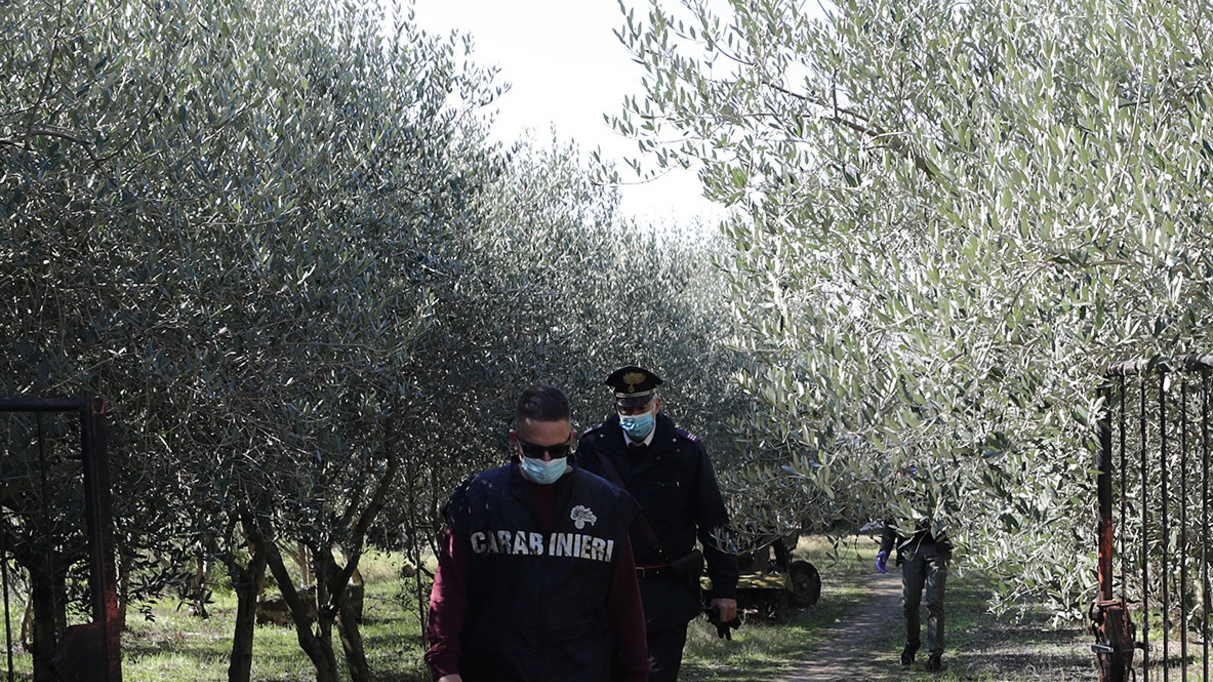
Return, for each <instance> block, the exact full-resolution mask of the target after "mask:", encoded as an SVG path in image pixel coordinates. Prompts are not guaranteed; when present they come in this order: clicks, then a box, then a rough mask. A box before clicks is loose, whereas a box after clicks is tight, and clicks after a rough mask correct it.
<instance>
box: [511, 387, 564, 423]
mask: <svg viewBox="0 0 1213 682" xmlns="http://www.w3.org/2000/svg"><path fill="white" fill-rule="evenodd" d="M528 420H530V421H536V422H560V421H565V422H569V421H573V413H572V410H571V409H570V408H569V397H568V396H566V395H565V394H564V391H561V390H560V389H559V388H556V387H555V386H528V387H526V388H525V389H523V391H522V394H521V395H519V396H518V405H517V406H516V407H515V408H514V428H518V427H520V426H522V424H523V422H525V421H528Z"/></svg>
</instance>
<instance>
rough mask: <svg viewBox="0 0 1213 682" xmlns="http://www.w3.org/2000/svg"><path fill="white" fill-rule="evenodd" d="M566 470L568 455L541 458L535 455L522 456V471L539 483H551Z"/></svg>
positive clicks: (558, 478)
mask: <svg viewBox="0 0 1213 682" xmlns="http://www.w3.org/2000/svg"><path fill="white" fill-rule="evenodd" d="M567 470H568V457H561V458H560V459H549V460H542V459H538V458H535V457H525V456H524V457H523V458H522V473H524V474H526V477H527V478H529V479H531V480H532V481H534V482H536V483H538V484H540V485H551V484H553V483H555V482H556V481H558V480H560V477H561V476H563V475H564V472H565V471H567Z"/></svg>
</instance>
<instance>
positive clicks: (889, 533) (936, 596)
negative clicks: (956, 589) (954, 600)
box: [876, 520, 952, 672]
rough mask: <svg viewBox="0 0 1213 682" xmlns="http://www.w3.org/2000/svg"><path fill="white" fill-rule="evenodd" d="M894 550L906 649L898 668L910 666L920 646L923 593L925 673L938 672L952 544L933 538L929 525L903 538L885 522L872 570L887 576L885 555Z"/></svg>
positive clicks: (893, 527) (941, 652) (916, 529)
mask: <svg viewBox="0 0 1213 682" xmlns="http://www.w3.org/2000/svg"><path fill="white" fill-rule="evenodd" d="M894 548H896V549H897V565H899V566H901V604H902V609H903V610H904V612H905V621H906V647H905V649H902V651H901V664H902V665H910V664H911V663H913V662H914V656H915V654H917V653H918V649H919V647H920V646H921V641H922V640H921V630H922V628H921V615H920V614H919V609H920V607H921V605H922V601H923V592H924V590H925V592H926V602H927V653H928V655H929V657H928V658H927V665H926V669H927V670H928V671H931V672H938V671H939V670H940V669H941V668H942V664H941V663H940V658H941V657H942V656H943V629H944V617H943V593H944V587H945V586H946V584H947V581H948V561H949V560H951V558H952V543H950V542H949V541H948V539H947V538H946V537H935V536H934V535H932V533H931V528H930V524H929V523H927V522H925V521H924V522H920V523H919V524H918V525H917V527H916V528H915V530H914V532H913V533H912V534H911V535H910V536H909V537H905V536H903V535H901V534H899V533H898V531H897V528H896V526H895V525H894V523H893V521H891V520H888V521H885V523H884V527H883V528H882V529H881V533H880V551H879V552H877V553H876V570H878V571H880V572H881V573H888V567H887V562H888V560H889V552H891V551H893V549H894Z"/></svg>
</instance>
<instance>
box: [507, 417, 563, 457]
mask: <svg viewBox="0 0 1213 682" xmlns="http://www.w3.org/2000/svg"><path fill="white" fill-rule="evenodd" d="M576 437H577V433H576V432H575V431H573V425H572V424H571V423H570V422H568V421H567V420H561V421H554V422H540V421H532V420H530V419H528V420H526V421H525V422H523V423H522V424H521V425H520V426H519V427H518V429H517V430H511V431H510V438H511V439H512V440H513V441H514V445H515V446H516V447H517V449H518V452H519V453H521V454H522V455H523V456H524V457H531V458H533V459H542V460H544V461H548V460H553V459H560V458H562V457H568V455H569V451H570V450H572V447H573V439H574V438H576Z"/></svg>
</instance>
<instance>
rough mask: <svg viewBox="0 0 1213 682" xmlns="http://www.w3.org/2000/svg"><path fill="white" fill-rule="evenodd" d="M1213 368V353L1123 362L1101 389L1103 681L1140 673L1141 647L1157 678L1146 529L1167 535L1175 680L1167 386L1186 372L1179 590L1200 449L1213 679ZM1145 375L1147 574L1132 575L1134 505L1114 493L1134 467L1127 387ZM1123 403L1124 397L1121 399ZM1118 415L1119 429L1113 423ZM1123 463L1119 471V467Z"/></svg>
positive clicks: (1098, 612)
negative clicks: (1154, 516)
mask: <svg viewBox="0 0 1213 682" xmlns="http://www.w3.org/2000/svg"><path fill="white" fill-rule="evenodd" d="M1211 370H1213V354H1205V355H1189V356H1184V357H1180V358H1174V359H1157V358H1156V359H1152V360H1133V361H1127V362H1121V363H1116V364H1114V365H1112V366H1110V367H1109V368H1108V371H1107V376H1106V379H1105V381H1104V383H1103V385H1102V386H1101V387H1100V389H1099V393H1100V397H1101V398H1102V399H1103V411H1102V414H1101V415H1100V418H1099V422H1098V424H1097V432H1098V437H1099V452H1098V456H1097V462H1096V465H1097V479H1096V490H1097V496H1098V505H1099V525H1098V541H1099V553H1098V584H1099V587H1098V595H1097V598H1096V600H1095V602H1094V603H1093V604H1092V608H1091V614H1090V615H1091V619H1092V621H1093V628H1092V629H1093V631H1094V632H1095V636H1096V643H1095V644H1094V645H1092V647H1091V649H1092V650H1093V651H1094V652H1095V655H1096V659H1097V662H1098V664H1099V671H1100V679H1101V680H1103V681H1104V682H1125V680H1128V679H1129V678H1130V677H1131V676H1132V675H1133V674H1134V673H1135V672H1136V670H1135V668H1134V665H1133V663H1134V661H1133V658H1134V653H1135V651H1136V650H1141V667H1140V670H1141V680H1142V682H1148V680H1149V679H1150V665H1151V662H1150V608H1151V603H1150V596H1151V595H1150V585H1151V583H1150V561H1149V555H1148V546H1147V544H1148V543H1147V542H1146V539H1145V537H1146V532H1147V531H1148V530H1157V531H1159V535H1160V537H1161V538H1162V543H1163V544H1162V552H1161V555H1162V557H1163V566H1162V568H1161V570H1160V571H1159V576H1158V577H1159V579H1160V580H1161V592H1162V597H1161V608H1162V612H1163V614H1164V615H1163V623H1162V626H1161V627H1162V661H1161V662H1160V663H1161V666H1162V670H1161V672H1162V677H1163V680H1164V681H1165V680H1168V679H1169V674H1170V663H1171V653H1170V646H1169V641H1168V639H1169V634H1170V631H1169V628H1168V627H1167V623H1166V618H1167V616H1166V614H1168V613H1169V611H1170V604H1169V601H1168V600H1169V598H1170V591H1169V590H1168V584H1167V581H1168V568H1169V566H1168V561H1169V554H1170V552H1169V550H1170V549H1171V545H1170V533H1171V528H1170V527H1169V526H1170V524H1171V523H1172V520H1171V519H1169V517H1168V511H1169V507H1170V502H1169V500H1168V495H1169V494H1170V493H1171V491H1170V484H1171V481H1169V479H1168V474H1169V471H1168V452H1169V450H1168V448H1169V447H1170V446H1172V443H1171V442H1169V440H1168V436H1169V435H1171V438H1172V439H1174V436H1173V435H1172V434H1169V433H1168V422H1167V419H1168V415H1167V406H1168V401H1167V388H1168V375H1171V374H1178V373H1183V374H1185V377H1184V379H1183V380H1182V383H1181V387H1182V388H1181V392H1180V400H1181V402H1180V413H1181V414H1180V416H1179V419H1180V423H1181V425H1182V426H1181V429H1180V434H1179V448H1180V469H1181V471H1180V477H1181V478H1180V483H1179V485H1180V488H1181V492H1182V494H1183V495H1184V497H1183V498H1182V500H1181V503H1180V505H1179V507H1180V518H1179V519H1177V520H1176V521H1177V522H1178V526H1179V543H1180V548H1179V549H1180V553H1181V556H1180V565H1179V575H1180V586H1179V589H1180V592H1181V594H1182V591H1183V589H1184V588H1185V587H1186V586H1187V585H1188V583H1187V576H1188V572H1187V561H1186V559H1185V558H1184V557H1183V556H1182V552H1183V550H1185V549H1187V547H1188V546H1189V545H1188V540H1187V531H1188V526H1189V525H1191V524H1192V523H1193V522H1192V521H1191V520H1190V519H1189V518H1188V504H1187V497H1186V495H1187V491H1188V486H1189V477H1188V473H1189V471H1188V461H1189V460H1188V454H1189V451H1190V450H1195V451H1196V452H1197V454H1199V455H1200V458H1201V459H1200V461H1199V462H1198V465H1199V473H1200V480H1199V484H1200V487H1201V510H1200V517H1201V518H1200V519H1199V520H1198V521H1197V523H1198V524H1199V528H1200V529H1201V530H1200V538H1199V540H1197V541H1196V542H1199V546H1200V553H1201V556H1200V564H1201V570H1200V571H1199V572H1200V575H1199V576H1198V577H1199V579H1200V581H1201V586H1202V590H1201V592H1202V595H1203V602H1202V604H1201V605H1202V607H1203V614H1204V615H1203V618H1204V621H1205V624H1204V631H1203V633H1201V640H1202V647H1203V651H1202V677H1201V679H1203V680H1205V681H1206V682H1207V681H1208V679H1209V664H1210V661H1209V639H1210V631H1209V622H1208V620H1209V615H1210V613H1211V612H1213V604H1211V602H1210V575H1209V560H1210V555H1209V553H1208V551H1209V550H1208V545H1209V539H1210V538H1209V518H1210V517H1209V511H1210V510H1209V506H1210V489H1209V485H1210V456H1209V455H1210V453H1209V449H1210V442H1209V391H1210V387H1209V375H1210V372H1211ZM1149 374H1157V376H1158V394H1157V410H1158V412H1157V415H1156V416H1157V419H1158V427H1157V443H1149V445H1150V446H1153V447H1156V448H1157V449H1156V451H1155V452H1156V454H1157V455H1158V461H1157V463H1155V465H1156V466H1157V467H1158V472H1157V473H1158V476H1159V482H1160V485H1161V495H1160V499H1162V500H1163V503H1162V504H1161V505H1159V506H1158V507H1157V508H1156V509H1151V508H1150V504H1149V503H1150V499H1149V496H1148V492H1149V488H1150V485H1149V484H1148V482H1147V472H1150V468H1149V467H1150V465H1151V464H1152V460H1151V458H1150V457H1149V454H1150V453H1149V448H1148V447H1147V442H1148V440H1149V438H1148V434H1149V429H1148V424H1149V422H1148V419H1147V414H1148V409H1147V396H1146V392H1147V391H1146V389H1147V386H1146V384H1145V382H1146V378H1147V375H1149ZM1192 374H1199V377H1200V391H1199V394H1200V397H1201V400H1200V403H1199V404H1198V405H1195V406H1194V407H1195V408H1196V409H1197V410H1198V411H1199V413H1200V422H1201V423H1200V430H1199V433H1198V434H1194V435H1196V436H1197V437H1198V438H1199V442H1198V443H1197V444H1195V445H1194V446H1193V444H1191V443H1189V441H1188V433H1189V431H1188V415H1189V412H1190V411H1192V410H1190V408H1189V406H1188V381H1187V375H1192ZM1134 376H1136V377H1140V378H1141V380H1142V384H1141V386H1140V404H1139V406H1138V407H1137V409H1138V415H1137V416H1138V427H1139V429H1140V430H1139V436H1138V437H1139V440H1140V443H1139V445H1140V456H1139V462H1138V463H1137V466H1139V467H1140V468H1139V469H1138V472H1139V474H1140V476H1141V479H1140V481H1139V486H1140V488H1141V499H1140V505H1141V510H1140V511H1141V519H1140V528H1141V532H1142V539H1141V548H1140V550H1141V553H1140V556H1134V558H1135V559H1140V567H1139V568H1140V571H1141V573H1140V575H1139V576H1133V575H1131V574H1130V571H1129V570H1128V568H1127V559H1128V558H1129V552H1128V550H1127V549H1126V547H1125V542H1126V541H1127V538H1126V535H1127V526H1128V517H1127V507H1128V499H1127V495H1128V493H1127V492H1126V490H1125V486H1124V485H1122V486H1121V488H1120V491H1119V495H1118V494H1117V492H1116V491H1115V490H1114V478H1115V476H1116V475H1117V473H1119V475H1120V479H1119V480H1120V481H1121V482H1122V484H1123V482H1124V481H1125V476H1126V475H1127V473H1128V470H1129V467H1130V460H1129V458H1128V453H1127V452H1126V434H1127V433H1128V430H1127V427H1126V411H1127V408H1126V403H1127V402H1128V400H1129V396H1128V393H1127V390H1126V378H1128V377H1134ZM1117 398H1119V400H1116V399H1117ZM1117 416H1118V417H1119V419H1117V420H1116V423H1115V425H1114V423H1113V420H1114V418H1115V417H1117ZM1115 435H1119V439H1118V442H1117V443H1116V444H1115V445H1118V446H1119V455H1120V456H1119V462H1117V461H1115V460H1116V457H1115V452H1116V447H1115V445H1114V442H1113V441H1114V436H1115ZM1118 465H1119V466H1118ZM1117 501H1119V521H1120V527H1121V531H1122V532H1121V534H1120V535H1119V536H1118V534H1117V517H1116V510H1115V506H1116V502H1117ZM1151 511H1158V512H1159V514H1158V519H1159V520H1158V523H1157V524H1151V523H1150V516H1149V515H1150V512H1151ZM1118 539H1119V540H1120V549H1121V552H1120V557H1119V558H1120V564H1121V566H1120V571H1119V572H1117V570H1116V562H1115V558H1116V545H1117V540H1118ZM1138 578H1139V579H1140V584H1139V585H1137V587H1138V589H1139V590H1140V595H1139V596H1140V600H1139V601H1138V602H1136V603H1134V604H1133V608H1134V610H1135V611H1136V612H1137V614H1138V617H1139V618H1140V620H1141V641H1135V638H1136V627H1135V625H1134V623H1133V622H1132V619H1131V618H1130V609H1129V606H1130V599H1129V596H1128V590H1127V585H1128V583H1129V581H1130V580H1133V579H1138ZM1118 584H1119V586H1120V594H1119V595H1117V593H1116V588H1117V585H1118ZM1182 600H1183V597H1182V596H1181V603H1180V604H1179V607H1180V612H1181V618H1182V621H1181V624H1180V649H1181V654H1180V657H1181V660H1180V671H1179V672H1180V679H1183V680H1186V679H1188V636H1187V635H1188V627H1187V617H1186V613H1184V612H1183V608H1184V605H1185V604H1184V602H1183V601H1182Z"/></svg>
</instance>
